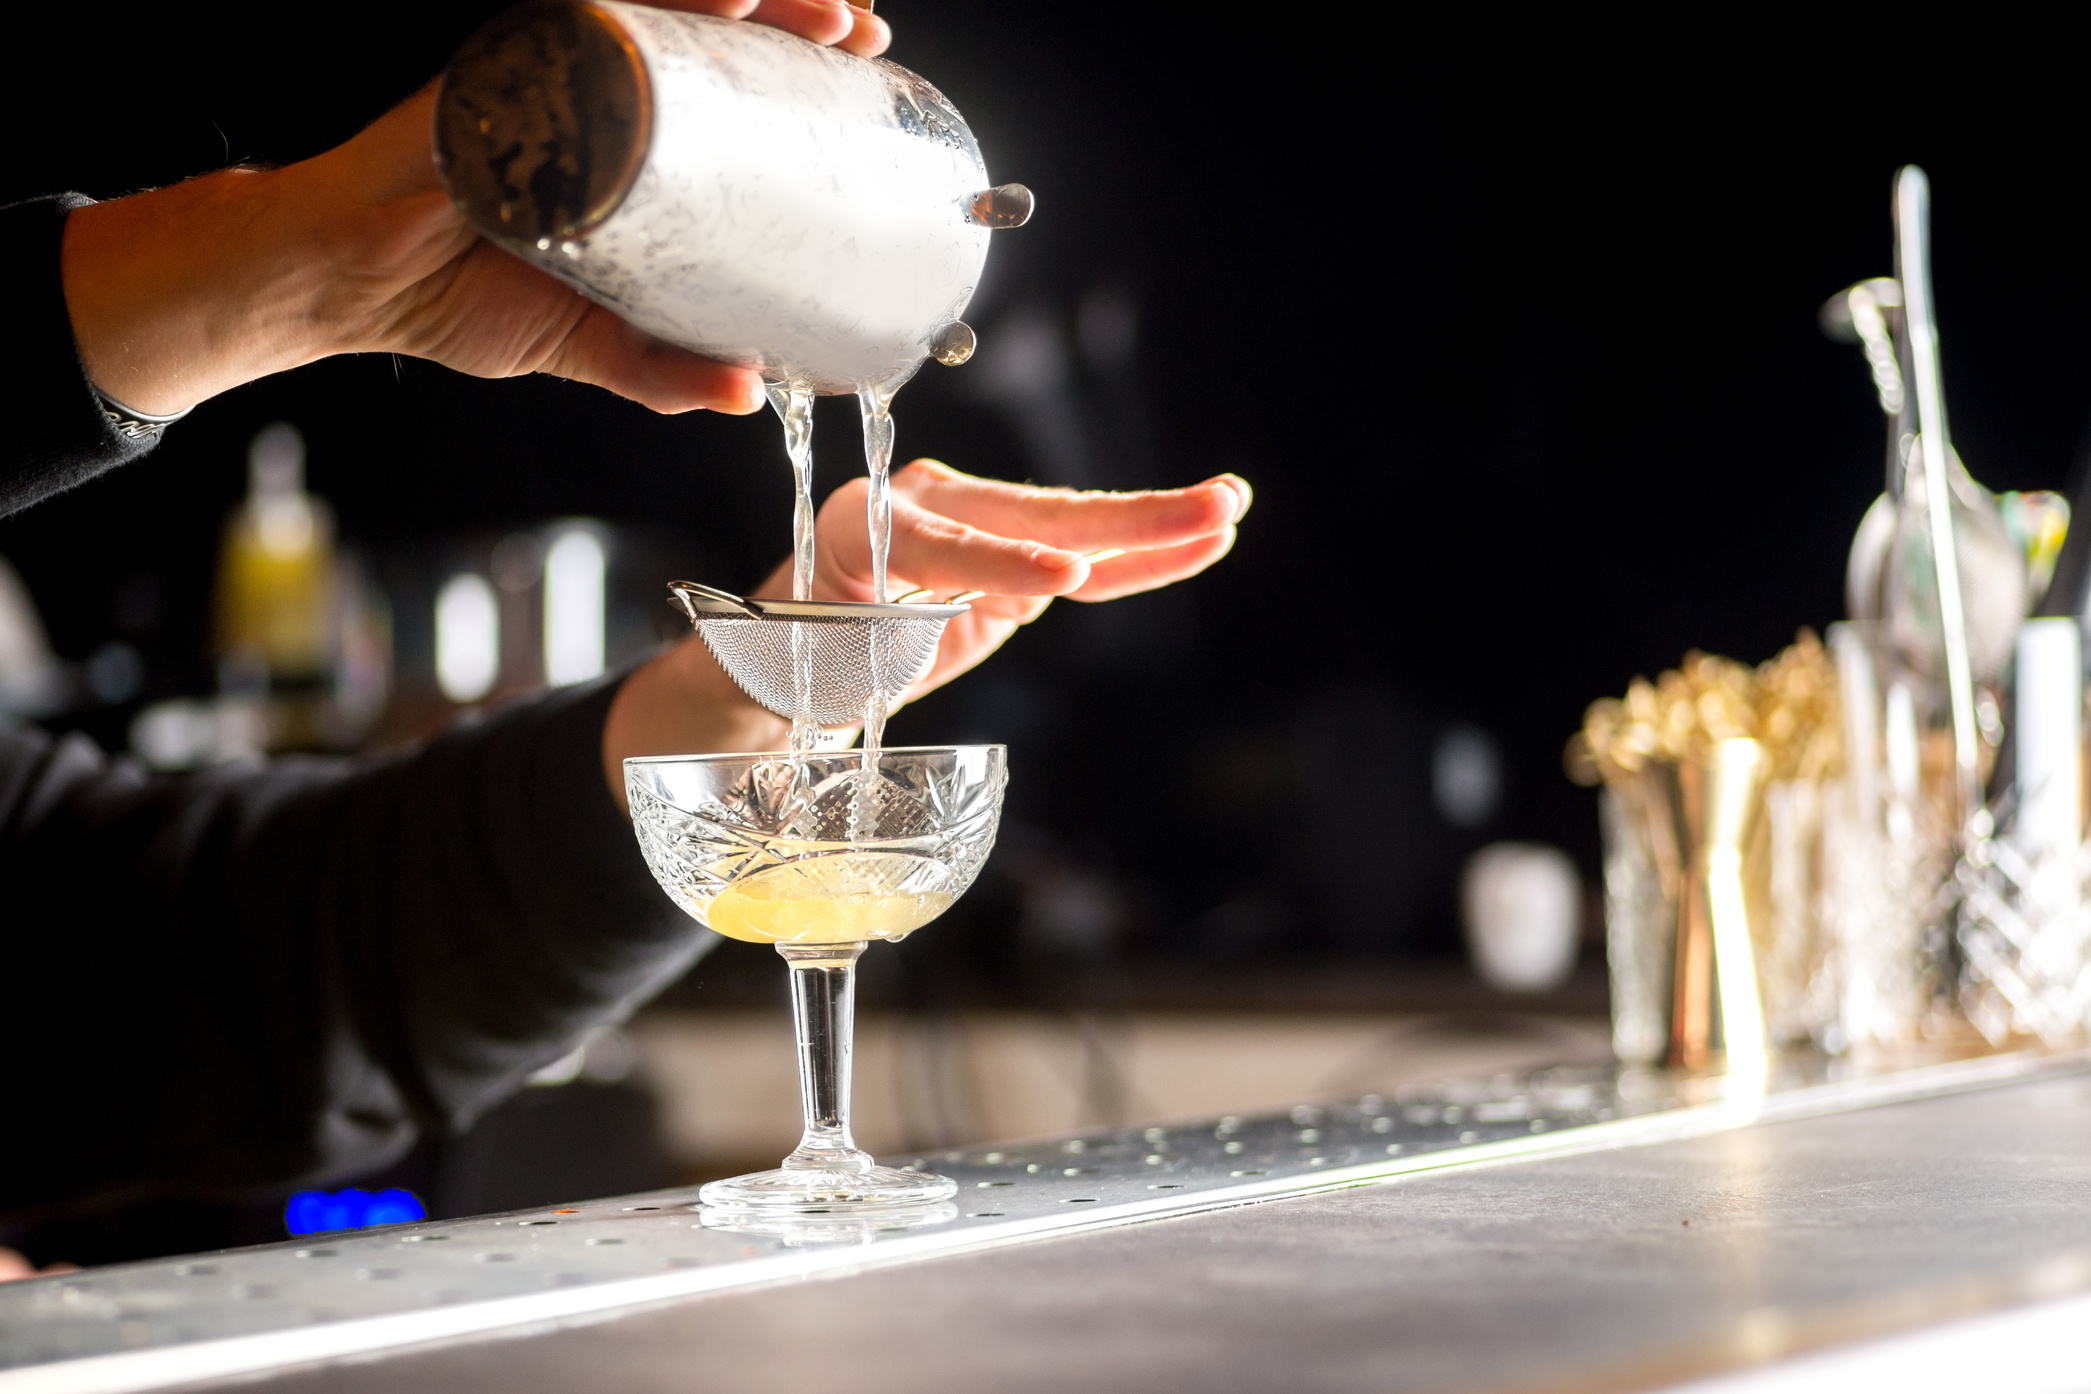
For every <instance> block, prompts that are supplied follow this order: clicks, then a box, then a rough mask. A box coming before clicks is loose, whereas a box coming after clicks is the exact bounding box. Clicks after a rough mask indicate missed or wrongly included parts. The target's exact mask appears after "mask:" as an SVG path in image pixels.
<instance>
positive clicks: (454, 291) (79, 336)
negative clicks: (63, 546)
mask: <svg viewBox="0 0 2091 1394" xmlns="http://www.w3.org/2000/svg"><path fill="white" fill-rule="evenodd" d="M659 3H661V5H662V8H666V9H677V10H688V11H691V12H693V13H697V14H710V15H719V16H723V17H725V18H729V19H740V18H745V19H748V20H751V21H753V22H754V23H757V24H768V25H772V26H774V27H776V28H779V29H787V30H790V31H791V32H792V33H794V34H798V35H800V36H802V37H804V38H807V39H811V40H813V41H814V42H815V43H820V44H832V45H834V46H836V47H839V48H844V49H847V50H848V51H850V52H852V53H858V54H862V55H864V56H866V57H870V56H872V55H875V54H878V53H882V52H884V51H885V48H886V46H887V44H888V43H889V42H890V41H891V39H892V33H891V31H890V30H889V29H888V28H887V27H886V22H885V21H884V20H882V19H879V18H877V17H875V16H874V15H872V14H871V12H870V11H869V10H865V9H860V8H858V7H856V6H854V5H849V4H844V3H842V0H659ZM434 109H435V84H433V83H431V84H430V85H429V86H428V87H426V88H424V89H423V90H422V91H420V92H419V93H417V94H415V95H414V96H413V97H410V98H408V99H407V100H406V101H405V102H403V103H401V104H400V105H399V106H397V107H395V108H394V109H393V110H391V111H390V112H388V113H386V114H385V115H384V116H382V117H380V118H379V119H378V120H377V121H376V122H375V123H373V124H372V125H371V126H370V127H369V128H368V129H367V130H365V131H364V132H363V133H362V134H361V135H359V136H357V137H355V139H353V140H350V141H348V142H347V143H346V144H343V145H340V146H337V147H336V148H334V149H332V150H329V151H328V152H327V153H325V154H324V155H319V156H316V157H315V158H313V159H310V160H304V161H301V162H300V163H298V164H294V165H289V166H286V167H285V168H282V169H274V170H260V169H229V170H221V171H219V172H218V173H216V174H207V175H204V176H202V177H201V178H197V179H191V180H188V181H186V182H185V183H181V184H174V185H170V186H169V187H167V188H164V189H154V190H152V191H150V192H148V193H143V194H134V195H132V196H131V197H129V198H121V199H114V200H111V201H110V202H108V203H98V204H95V205H93V206H92V207H89V208H82V209H78V210H75V211H74V212H73V213H72V215H71V216H70V217H69V218H68V219H67V220H66V228H65V245H64V254H63V269H64V278H65V300H66V308H67V309H68V310H69V311H70V312H71V316H72V322H73V337H74V339H75V340H76V341H77V342H78V344H79V348H80V358H81V361H82V362H83V363H84V364H85V365H86V368H87V375H88V377H89V378H90V379H92V380H93V382H94V384H95V386H97V387H99V388H100V389H101V390H102V391H103V392H105V393H107V394H108V395H109V396H111V397H113V398H115V399H116V400H117V401H119V402H122V403H123V404H124V405H125V406H128V407H131V408H134V409H135V410H138V411H142V412H150V413H152V414H154V415H171V414H172V413H175V412H178V411H183V410H186V409H187V408H189V407H192V406H194V405H196V403H198V402H201V401H203V400H204V399H205V398H208V397H213V396H216V395H217V394H218V393H220V392H224V391H227V390H228V389H230V388H234V387H237V386H239V385H240V384H241V383H244V382H251V381H253V380H254V379H255V378H259V377H266V376H267V375H269V374H270V373H279V372H282V371H284V370H285V369H289V368H295V367H298V366H299V365H301V364H305V363H310V362H312V361H314V360H315V359H320V358H326V357H329V356H330V355H333V354H337V353H403V354H409V355H412V356H413V357H416V358H427V359H432V360H434V361H435V362H438V363H443V364H446V365H448V366H450V367H452V368H455V369H457V370H458V371H460V372H465V373H470V374H472V375H473V376H475V377H514V376H517V375H519V374H522V373H538V372H543V373H552V374H556V375H557V376H559V377H566V378H573V379H575V380H577V381H580V382H592V383H595V384H597V385H598V386H601V387H607V388H609V389H610V390H611V391H612V392H616V393H619V394H621V395H623V396H626V397H630V398H631V399H633V400H634V401H637V402H642V403H644V404H645V405H647V406H649V407H652V408H653V409H654V410H656V411H664V412H680V411H690V410H693V409H696V408H699V407H709V408H711V409H713V410H716V411H730V412H751V411H756V410H758V409H760V408H761V407H762V405H763V394H762V384H761V382H760V381H759V380H758V378H757V376H756V375H755V374H754V373H752V372H750V371H748V370H747V369H745V368H732V367H728V366H726V365H725V364H723V363H714V362H712V361H710V360H709V359H704V358H699V357H697V356H696V355H694V354H690V353H685V352H684V351H682V350H681V349H677V348H671V347H670V346H668V345H667V344H664V343H661V342H660V341H658V340H656V339H653V338H651V337H649V336H648V335H645V334H642V333H640V332H639V331H638V330H636V329H634V328H632V327H631V326H630V325H628V324H626V323H625V322H624V321H623V320H620V319H618V318H617V317H616V316H615V315H613V314H611V313H610V312H609V311H608V310H605V309H603V308H601V307H600V306H597V305H595V304H594V303H592V302H591V301H589V300H587V299H585V298H583V297H582V296H581V295H579V294H578V293H576V292H575V291H572V290H570V289H568V288H567V287H565V286H563V285H561V284H560V283H559V282H557V281H555V280H553V279H552V278H551V277H550V276H547V275H545V274H544V273H543V272H542V271H539V270H537V269H536V268H534V267H532V266H529V265H527V264H525V263H524V262H522V261H519V260H517V259H516V258H515V257H512V256H509V255H508V254H507V253H506V252H503V251H501V250H500V249H498V248H496V247H494V246H493V245H492V244H490V243H488V242H485V241H483V240H481V238H480V237H479V235H478V234H477V233H475V232H474V231H473V230H472V229H471V227H470V226H469V225H468V224H467V223H466V222H465V220H464V219H463V217H462V216H460V215H459V213H458V211H457V209H456V208H455V207H454V206H453V205H452V204H451V202H450V196H449V195H448V194H446V193H445V192H444V191H443V188H442V185H441V183H440V182H439V181H438V180H437V178H436V167H435V158H434V155H433V153H432V151H431V148H430V140H429V130H430V127H431V123H432V121H433V118H434Z"/></svg>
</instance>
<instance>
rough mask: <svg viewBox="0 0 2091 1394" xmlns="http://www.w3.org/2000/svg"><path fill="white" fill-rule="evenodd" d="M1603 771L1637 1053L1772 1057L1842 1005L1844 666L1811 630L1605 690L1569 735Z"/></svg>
mask: <svg viewBox="0 0 2091 1394" xmlns="http://www.w3.org/2000/svg"><path fill="white" fill-rule="evenodd" d="M1566 763H1567V768H1568V772H1569V775H1570V777H1571V778H1573V779H1575V780H1576V781H1577V782H1578V783H1582V784H1589V785H1602V786H1603V790H1604V794H1603V819H1604V838H1605V911H1606V916H1605V917H1606V937H1607V951H1608V957H1609V959H1610V963H1611V974H1612V1017H1613V1045H1614V1049H1615V1050H1616V1052H1617V1053H1618V1055H1619V1057H1620V1058H1621V1059H1622V1060H1624V1061H1627V1062H1629V1063H1638V1064H1669V1065H1672V1066H1676V1067H1680V1068H1684V1069H1691V1070H1709V1069H1714V1068H1720V1069H1722V1070H1724V1071H1725V1072H1726V1073H1728V1074H1729V1075H1731V1076H1735V1075H1747V1074H1750V1073H1752V1072H1761V1071H1762V1070H1763V1069H1764V1068H1765V1067H1766V1066H1767V1064H1768V1061H1769V1059H1770V1056H1771V1055H1772V1053H1773V1052H1774V1051H1776V1050H1777V1049H1779V1048H1780V1047H1782V1046H1788V1045H1796V1044H1804V1043H1807V1042H1809V1041H1811V1040H1818V1041H1819V1039H1820V1036H1821V1034H1822V1032H1823V1031H1824V1030H1825V1029H1826V1028H1827V1027H1829V1026H1831V1025H1833V1024H1834V1022H1835V1019H1836V1008H1837V1002H1836V985H1835V983H1834V982H1833V981H1831V971H1830V959H1831V955H1830V953H1829V947H1830V946H1829V943H1828V935H1827V933H1826V927H1825V926H1824V924H1823V923H1822V915H1821V906H1822V895H1821V891H1822V887H1823V884H1824V873H1825V868H1824V865H1823V856H1822V840H1823V839H1822V831H1823V814H1824V809H1825V802H1826V801H1825V788H1826V786H1827V785H1828V784H1829V781H1831V780H1833V779H1835V778H1836V777H1837V776H1838V775H1839V774H1840V773H1841V770H1842V765H1843V742H1842V738H1841V727H1840V722H1839V710H1838V704H1837V682H1836V670H1835V666H1834V665H1833V664H1832V662H1831V660H1830V657H1829V655H1828V654H1827V653H1826V652H1825V651H1824V649H1823V646H1822V643H1821V642H1820V641H1819V640H1818V639H1817V638H1816V637H1815V635H1814V634H1812V633H1810V632H1809V631H1807V630H1802V631H1801V633H1800V636H1799V637H1798V639H1797V640H1796V641H1795V642H1794V643H1793V644H1792V645H1791V646H1790V647H1788V648H1787V649H1786V650H1785V651H1784V652H1782V653H1781V654H1779V655H1778V657H1776V658H1774V659H1772V660H1771V661H1769V662H1767V663H1763V664H1760V665H1758V666H1757V667H1755V668H1752V667H1749V666H1747V665H1745V664H1742V663H1738V662H1736V661H1735V660H1733V659H1729V658H1722V657H1719V656H1717V655H1713V654H1706V653H1700V652H1697V651H1694V652H1692V653H1688V654H1686V655H1685V659H1684V662H1683V663H1681V664H1680V665H1679V666H1678V667H1677V668H1675V669H1673V670H1671V671H1669V672H1666V673H1663V674H1662V675H1661V676H1660V677H1658V678H1657V679H1656V680H1655V681H1654V682H1649V681H1647V680H1646V679H1641V678H1637V679H1635V680H1634V682H1633V683H1632V684H1631V685H1630V686H1629V687H1628V688H1627V692H1626V696H1625V697H1624V698H1623V699H1622V698H1605V699H1602V700H1600V701H1597V702H1594V703H1592V704H1591V706H1590V709H1589V711H1588V712H1587V714H1586V715H1585V717H1584V721H1583V729H1582V730H1581V731H1579V732H1577V733H1576V735H1575V736H1574V737H1573V738H1572V739H1571V740H1570V741H1569V745H1568V751H1567V757H1566Z"/></svg>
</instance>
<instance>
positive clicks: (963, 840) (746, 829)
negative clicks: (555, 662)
mask: <svg viewBox="0 0 2091 1394" xmlns="http://www.w3.org/2000/svg"><path fill="white" fill-rule="evenodd" d="M1006 761H1007V752H1006V751H1005V750H1003V748H1002V747H1001V746H998V745H989V746H943V747H930V748H917V749H898V750H881V751H864V752H862V753H842V752H837V753H832V754H809V755H784V754H769V755H693V756H679V757H666V758H654V759H642V760H627V761H625V767H624V769H625V789H626V793H627V795H628V797H629V799H630V802H631V810H632V825H633V828H634V830H635V831H636V833H637V835H638V839H639V847H640V850H641V851H642V852H643V853H644V854H645V856H646V864H647V866H648V867H649V868H650V869H651V870H652V871H653V875H654V879H655V880H657V881H658V882H659V883H660V885H661V888H662V889H663V890H665V891H666V892H667V893H668V895H669V897H670V898H671V899H673V900H674V901H675V903H676V904H678V905H680V906H681V907H682V908H683V909H684V910H685V911H686V912H688V913H689V915H690V916H691V917H692V918H694V919H696V920H697V921H699V922H700V923H702V924H704V925H707V926H709V927H710V928H712V929H714V930H716V931H718V932H719V933H721V934H726V935H730V936H731V937H733V938H736V939H745V940H750V941H753V942H756V943H767V944H773V945H775V946H776V949H777V952H778V953H779V954H780V955H782V957H783V958H784V960H785V961H786V962H787V963H788V964H789V965H790V966H791V988H792V1020H793V1023H794V1025H795V1027H796V1030H797V1036H798V1045H799V1092H800V1100H801V1104H802V1106H803V1109H804V1114H805V1133H804V1135H803V1136H802V1137H801V1138H800V1140H799V1145H798V1147H797V1148H795V1149H794V1150H793V1151H792V1153H791V1155H790V1156H788V1157H786V1158H785V1159H784V1164H783V1165H782V1166H780V1167H778V1168H777V1169H775V1170H773V1171H765V1172H757V1173H755V1174H753V1175H749V1176H737V1177H733V1178H731V1179H729V1180H724V1181H713V1182H711V1183H709V1184H708V1185H706V1186H705V1187H704V1189H703V1190H702V1191H701V1192H700V1193H699V1198H700V1199H701V1200H702V1201H703V1203H704V1209H703V1217H704V1219H703V1222H704V1223H705V1224H706V1225H707V1226H715V1227H725V1226H729V1225H731V1226H741V1225H744V1224H745V1222H746V1220H747V1217H749V1216H755V1217H771V1218H776V1219H779V1221H780V1222H783V1223H795V1222H796V1221H798V1220H802V1219H804V1220H809V1221H811V1220H814V1219H816V1218H817V1219H818V1220H819V1224H821V1225H826V1226H828V1230H829V1231H833V1232H828V1231H823V1232H822V1233H820V1234H816V1233H815V1232H814V1231H813V1230H806V1231H804V1232H803V1234H802V1237H804V1238H805V1240H806V1242H809V1243H813V1242H841V1241H842V1240H844V1239H846V1238H847V1237H848V1236H852V1235H857V1234H858V1233H859V1231H858V1230H857V1229H854V1228H851V1227H849V1226H843V1227H842V1229H841V1230H835V1227H834V1225H833V1224H832V1220H833V1219H834V1217H836V1216H839V1215H849V1214H856V1213H863V1212H866V1211H868V1210H873V1209H875V1210H877V1211H878V1212H879V1213H881V1214H883V1213H885V1212H886V1211H887V1210H889V1209H891V1208H892V1207H896V1206H912V1207H915V1208H916V1211H917V1212H918V1215H917V1219H916V1220H915V1221H914V1222H915V1223H925V1224H927V1223H941V1222H942V1221H944V1220H947V1219H949V1218H951V1217H952V1216H953V1215H954V1214H955V1213H956V1212H955V1211H954V1210H952V1209H951V1207H949V1206H944V1205H941V1204H939V1203H940V1202H943V1201H946V1200H948V1199H950V1197H951V1196H952V1194H953V1193H954V1191H955V1189H956V1183H954V1182H953V1181H951V1180H950V1179H949V1178H947V1177H942V1176H936V1175H932V1174H930V1173H927V1172H924V1171H920V1170H916V1169H911V1168H894V1167H884V1166H880V1165H878V1164H877V1163H876V1162H875V1161H873V1159H872V1158H871V1156H870V1154H869V1153H866V1152H864V1151H863V1150H862V1149H860V1148H859V1147H858V1146H857V1145H856V1143H855V1142H854V1141H853V1140H852V1139H851V1137H850V1126H849V1094H850V1053H851V1048H852V1046H851V1038H852V1035H853V1032H854V1020H855V1010H856V1008H855V992H856V988H855V983H856V962H857V957H858V955H860V954H862V953H863V952H864V950H865V948H866V947H867V946H868V945H869V944H870V942H871V941H873V940H877V939H888V940H892V939H900V938H903V937H905V936H906V935H908V934H910V933H912V932H914V931H915V930H916V929H919V928H920V927H921V926H923V925H924V924H927V923H928V922H929V921H930V920H933V919H935V918H936V917H937V916H938V915H940V914H942V913H943V912H944V911H945V910H946V909H948V908H949V907H950V905H951V903H952V901H954V900H956V899H957V898H958V897H959V896H960V895H962V894H963V893H964V892H965V890H966V888H967V887H968V886H970V885H972V883H973V878H974V877H976V876H978V875H979V874H980V868H981V865H982V864H983V863H984V862H986V860H987V855H988V852H989V851H990V849H992V848H993V846H994V842H995V829H996V824H997V821H998V819H999V817H1000V814H1001V807H1002V790H1003V787H1004V785H1005V784H1006V783H1007V772H1006V771H1007V765H1006ZM925 1206H926V1207H928V1209H923V1207H925ZM794 1232H795V1233H798V1232H799V1231H796V1230H795V1231H794ZM871 1232H872V1231H870V1230H865V1231H862V1233H864V1234H869V1233H871Z"/></svg>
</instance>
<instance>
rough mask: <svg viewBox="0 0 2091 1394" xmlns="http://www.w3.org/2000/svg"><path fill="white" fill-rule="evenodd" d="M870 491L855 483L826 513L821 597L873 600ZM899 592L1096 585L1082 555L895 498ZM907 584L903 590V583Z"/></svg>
mask: <svg viewBox="0 0 2091 1394" xmlns="http://www.w3.org/2000/svg"><path fill="white" fill-rule="evenodd" d="M868 488H869V485H868V484H867V482H866V481H865V480H862V479H853V480H851V481H850V482H849V483H847V484H844V485H843V486H842V487H841V488H839V489H837V490H836V491H835V492H834V493H833V494H831V495H830V496H829V498H828V502H827V503H826V505H825V506H823V507H822V509H821V511H820V522H819V537H820V553H819V555H820V583H821V593H822V594H823V595H825V596H827V597H829V598H835V599H843V600H867V599H869V598H870V596H871V538H870V535H869V533H868V531H867V529H866V527H865V523H864V500H865V495H866V492H867V490H868ZM887 557H888V561H887V570H888V574H889V575H890V576H891V577H892V578H893V582H894V584H893V585H892V586H891V587H889V590H890V592H891V593H893V594H896V595H897V594H900V593H902V592H903V591H906V590H908V589H911V588H913V587H917V586H927V587H928V588H929V589H931V590H933V591H936V592H938V593H940V594H942V593H952V592H957V591H969V590H978V591H987V592H988V593H989V594H991V595H1009V596H1053V595H1071V594H1073V593H1074V592H1075V591H1077V590H1079V589H1081V587H1082V584H1083V583H1084V582H1085V581H1087V580H1088V579H1089V563H1087V562H1085V561H1083V560H1082V554H1081V553H1079V552H1074V551H1069V550H1067V549H1065V548H1061V547H1054V546H1050V545H1048V544H1046V543H1043V542H1039V541H1036V540H1033V539H1029V538H1018V537H1003V536H1000V535H998V534H996V533H992V532H988V531H986V530H985V529H982V528H976V527H972V526H969V525H968V524H966V523H962V522H960V521H958V520H957V519H954V518H948V517H944V516H943V515H941V514H938V513H935V512H932V511H930V510H928V509H925V508H921V507H919V506H917V505H916V504H915V503H914V502H913V501H912V500H910V499H907V498H904V497H900V496H899V495H898V494H897V493H896V496H895V498H894V500H893V538H892V545H891V547H890V549H889V551H888V553H887ZM903 579H904V580H905V581H906V583H907V584H906V585H901V584H900V582H901V581H902V580H903Z"/></svg>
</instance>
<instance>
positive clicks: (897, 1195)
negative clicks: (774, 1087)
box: [697, 1166, 958, 1215]
mask: <svg viewBox="0 0 2091 1394" xmlns="http://www.w3.org/2000/svg"><path fill="white" fill-rule="evenodd" d="M956 1194H958V1183H957V1182H956V1181H953V1180H952V1179H951V1178H949V1177H948V1176H931V1175H929V1174H927V1173H925V1172H920V1171H902V1170H900V1169H899V1168H898V1167H882V1166H874V1167H872V1168H870V1169H869V1170H866V1171H785V1170H783V1169H781V1168H780V1169H778V1170H776V1171H757V1172H752V1173H750V1174H749V1175H747V1176H735V1177H731V1178H729V1179H727V1180H724V1181H712V1182H709V1183H707V1184H706V1185H705V1186H704V1188H703V1189H702V1190H700V1191H698V1192H697V1199H698V1200H699V1201H700V1202H702V1203H703V1204H704V1205H705V1206H706V1207H708V1208H709V1209H713V1210H718V1211H721V1212H731V1213H737V1214H743V1215H832V1214H836V1213H838V1212H848V1211H852V1210H858V1209H862V1208H865V1207H867V1206H886V1205H925V1204H928V1203H930V1202H933V1201H939V1200H949V1199H951V1197H952V1196H954V1195H956Z"/></svg>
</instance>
